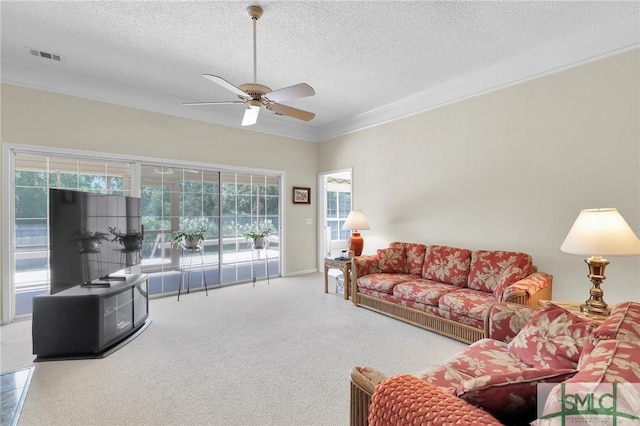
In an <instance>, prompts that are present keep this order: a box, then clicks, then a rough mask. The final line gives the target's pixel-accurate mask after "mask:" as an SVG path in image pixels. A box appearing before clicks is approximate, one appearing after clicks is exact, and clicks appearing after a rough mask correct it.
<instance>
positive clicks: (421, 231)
mask: <svg viewBox="0 0 640 426" xmlns="http://www.w3.org/2000/svg"><path fill="white" fill-rule="evenodd" d="M639 62H640V55H639V50H634V51H631V52H626V53H623V54H620V55H617V56H613V57H609V58H606V59H603V60H600V61H597V62H593V63H589V64H586V65H582V66H579V67H576V68H572V69H569V70H565V71H562V72H559V73H556V74H553V75H549V76H546V77H543V78H539V79H536V80H532V81H529V82H525V83H522V84H519V85H515V86H512V87H509V88H505V89H502V90H499V91H495V92H492V93H489V94H485V95H482V96H479V97H476V98H472V99H468V100H464V101H460V102H457V103H454V104H451V105H448V106H445V107H442V108H439V109H435V110H431V111H428V112H424V113H421V114H418V115H415V116H412V117H409V118H405V119H402V120H398V121H395V122H391V123H388V124H385V125H381V126H377V127H374V128H371V129H367V130H364V131H360V132H357V133H354V134H350V135H346V136H343V137H339V138H336V139H334V140H331V141H329V142H326V143H323V144H321V146H320V158H319V170H320V171H323V170H335V169H342V168H346V167H351V166H353V168H354V191H355V192H354V197H355V208H358V209H362V210H364V211H365V213H366V214H367V216H368V218H369V223H370V225H371V230H369V231H364V232H363V236H364V238H365V254H366V253H372V252H375V249H377V248H380V247H384V246H386V245H387V244H388V243H389V242H390V241H394V240H400V241H415V242H423V243H427V244H430V243H433V244H447V245H454V246H459V247H466V248H472V249H482V248H484V249H505V250H519V251H524V252H527V253H530V254H531V255H532V256H533V258H534V262H535V263H536V264H537V265H538V266H539V268H540V269H541V270H543V271H545V272H548V273H551V274H553V275H554V291H553V296H554V298H556V299H560V300H572V301H576V300H584V299H586V298H587V297H588V289H589V287H590V283H589V281H588V279H587V277H586V274H587V273H588V271H587V267H586V265H585V263H584V262H583V258H584V257H585V256H577V255H570V254H566V253H562V252H561V251H560V245H561V244H562V242H563V240H564V238H565V236H566V234H567V232H568V231H569V229H570V227H571V225H572V224H573V221H574V220H575V219H576V217H577V216H578V213H579V211H580V210H581V209H584V208H593V207H616V208H617V209H618V210H619V211H620V212H621V213H622V215H623V216H624V217H625V219H626V220H627V222H628V223H629V224H630V225H631V227H632V229H633V230H634V231H635V232H636V234H640V128H639V123H638V122H639V117H640V108H639V104H640V87H639V80H640V70H639V66H638V64H639ZM594 254H595V253H594ZM609 260H611V265H609V267H608V269H607V273H606V275H607V280H606V281H605V282H604V284H603V289H604V291H605V300H607V301H608V302H612V303H614V302H619V301H622V300H628V299H633V300H640V258H638V257H635V258H621V257H616V258H610V259H609Z"/></svg>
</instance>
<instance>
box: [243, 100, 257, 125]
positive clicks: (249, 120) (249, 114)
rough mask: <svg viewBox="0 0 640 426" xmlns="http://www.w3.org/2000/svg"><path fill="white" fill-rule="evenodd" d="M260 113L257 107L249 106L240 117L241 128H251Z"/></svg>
mask: <svg viewBox="0 0 640 426" xmlns="http://www.w3.org/2000/svg"><path fill="white" fill-rule="evenodd" d="M259 113H260V107H259V106H253V105H250V106H248V107H247V109H245V110H244V117H242V125H243V126H252V125H254V124H256V122H257V121H258V114H259Z"/></svg>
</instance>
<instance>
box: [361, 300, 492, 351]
mask: <svg viewBox="0 0 640 426" xmlns="http://www.w3.org/2000/svg"><path fill="white" fill-rule="evenodd" d="M352 297H353V299H352V301H353V303H354V304H356V305H357V306H362V307H365V308H367V309H371V310H372V311H376V312H379V313H381V314H384V315H388V316H390V317H392V318H396V319H399V320H401V321H404V322H407V323H409V324H413V325H415V326H418V327H421V328H424V329H426V330H430V331H435V332H436V333H439V334H442V335H444V336H447V337H451V338H453V339H456V340H459V341H461V342H464V343H473V342H476V341H478V340H480V339H482V338H484V333H485V331H484V327H483V328H481V329H479V328H475V327H472V326H470V325H466V324H461V323H459V322H455V321H452V320H450V319H447V318H442V317H439V316H436V315H433V314H430V313H428V312H423V311H419V310H417V309H413V308H409V307H407V306H402V305H398V304H396V303H391V302H387V301H386V300H381V299H377V298H375V297H371V296H367V295H364V294H362V293H358V292H355V293H353V296H352Z"/></svg>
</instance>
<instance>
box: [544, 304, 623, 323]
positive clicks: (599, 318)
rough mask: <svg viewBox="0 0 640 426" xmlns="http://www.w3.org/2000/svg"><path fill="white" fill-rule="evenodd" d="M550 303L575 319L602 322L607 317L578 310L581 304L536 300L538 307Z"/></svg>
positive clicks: (611, 306)
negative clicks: (567, 312) (564, 310)
mask: <svg viewBox="0 0 640 426" xmlns="http://www.w3.org/2000/svg"><path fill="white" fill-rule="evenodd" d="M547 302H551V303H553V304H554V305H556V306H560V307H561V308H564V309H566V310H567V311H569V312H571V313H572V314H574V315H575V316H577V317H580V318H584V319H587V320H589V321H596V322H602V321H604V320H605V319H606V318H607V316H606V315H591V314H587V313H585V312H582V311H581V310H580V305H582V303H581V302H564V301H559V300H538V305H539V306H540V307H543V306H544V305H545V303H547ZM609 307H610V308H613V305H609Z"/></svg>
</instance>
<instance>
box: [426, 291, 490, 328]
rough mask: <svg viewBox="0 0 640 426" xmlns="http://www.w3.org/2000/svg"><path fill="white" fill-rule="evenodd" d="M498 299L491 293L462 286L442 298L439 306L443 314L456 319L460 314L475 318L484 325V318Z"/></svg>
mask: <svg viewBox="0 0 640 426" xmlns="http://www.w3.org/2000/svg"><path fill="white" fill-rule="evenodd" d="M495 303H496V299H495V298H494V297H493V295H491V294H489V293H484V292H482V291H477V290H471V289H469V288H460V289H457V290H455V291H452V292H450V293H447V294H445V295H444V296H442V297H441V298H440V301H439V302H438V307H439V308H440V311H441V313H442V316H443V317H445V318H449V319H452V320H454V321H455V320H456V318H457V317H458V316H463V317H469V318H473V319H475V320H477V321H480V324H481V325H480V327H484V319H485V316H486V315H487V313H488V311H489V309H490V308H491V306H493V305H494V304H495Z"/></svg>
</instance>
